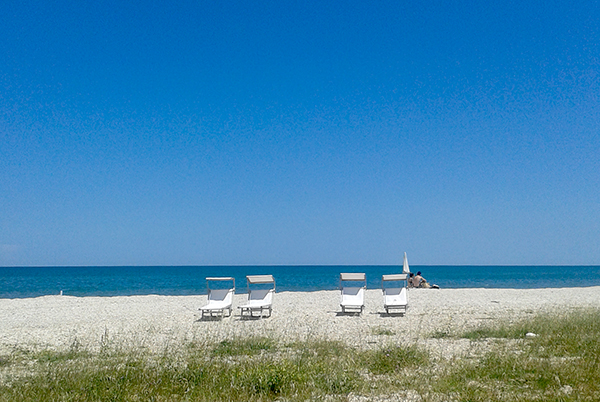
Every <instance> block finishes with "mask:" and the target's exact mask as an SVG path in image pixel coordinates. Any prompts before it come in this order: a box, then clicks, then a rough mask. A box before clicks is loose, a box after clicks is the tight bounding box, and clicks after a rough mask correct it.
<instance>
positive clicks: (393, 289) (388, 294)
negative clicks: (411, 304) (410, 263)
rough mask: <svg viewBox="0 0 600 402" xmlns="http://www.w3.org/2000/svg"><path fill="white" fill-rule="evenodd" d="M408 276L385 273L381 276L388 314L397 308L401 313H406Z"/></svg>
mask: <svg viewBox="0 0 600 402" xmlns="http://www.w3.org/2000/svg"><path fill="white" fill-rule="evenodd" d="M407 278H408V275H406V274H393V275H383V277H382V278H381V289H382V290H383V308H385V312H386V313H387V314H390V310H396V311H397V312H398V313H401V314H404V313H406V309H407V307H408V292H407V289H406V281H407Z"/></svg>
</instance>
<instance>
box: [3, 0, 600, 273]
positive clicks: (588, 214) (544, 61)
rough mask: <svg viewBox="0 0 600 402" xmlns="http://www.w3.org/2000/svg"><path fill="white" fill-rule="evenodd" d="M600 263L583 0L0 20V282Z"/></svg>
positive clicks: (592, 34) (16, 9) (599, 167)
mask: <svg viewBox="0 0 600 402" xmlns="http://www.w3.org/2000/svg"><path fill="white" fill-rule="evenodd" d="M404 251H406V252H408V256H409V260H410V262H411V264H553V265H555V264H600V4H599V3H598V2H597V1H580V2H575V3H572V2H555V1H531V0H519V1H502V2H496V3H494V2H492V3H490V2H483V1H456V2H444V1H428V0H425V1H418V2H415V1H381V2H366V1H364V2H360V1H333V2H306V1H285V0H284V1H279V0H278V1H177V2H156V1H139V2H134V1H129V2H123V1H101V2H98V1H94V2H91V1H57V2H47V1H27V0H20V1H14V0H8V1H3V2H1V3H0V265H5V266H11V265H188V264H190V265H204V264H400V263H401V258H402V253H403V252H404Z"/></svg>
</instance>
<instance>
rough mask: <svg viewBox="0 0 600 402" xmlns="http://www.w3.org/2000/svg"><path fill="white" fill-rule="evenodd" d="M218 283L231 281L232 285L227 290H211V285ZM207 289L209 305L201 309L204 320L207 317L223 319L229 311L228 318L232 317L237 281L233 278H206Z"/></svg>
mask: <svg viewBox="0 0 600 402" xmlns="http://www.w3.org/2000/svg"><path fill="white" fill-rule="evenodd" d="M217 281H231V283H232V285H231V287H229V288H226V289H211V283H213V282H217ZM206 289H207V290H208V304H207V305H206V306H204V307H201V308H200V311H202V318H204V316H206V315H208V316H210V317H221V318H223V317H224V316H225V311H228V313H229V314H228V317H229V316H231V306H232V304H233V294H234V293H235V279H234V278H232V277H215V278H206Z"/></svg>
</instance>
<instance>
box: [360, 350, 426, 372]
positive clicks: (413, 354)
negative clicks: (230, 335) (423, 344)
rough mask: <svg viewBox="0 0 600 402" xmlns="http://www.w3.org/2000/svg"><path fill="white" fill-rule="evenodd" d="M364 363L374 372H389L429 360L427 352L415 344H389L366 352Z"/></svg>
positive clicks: (423, 363) (419, 364) (422, 363)
mask: <svg viewBox="0 0 600 402" xmlns="http://www.w3.org/2000/svg"><path fill="white" fill-rule="evenodd" d="M365 357H366V358H367V360H366V363H367V367H368V368H369V370H370V371H371V372H372V373H374V374H391V373H396V372H399V371H400V370H402V369H404V368H406V367H414V366H421V365H426V364H427V363H428V361H429V356H428V354H427V352H425V351H423V350H421V349H419V348H418V347H417V346H416V345H411V346H389V347H384V348H381V349H379V350H375V351H373V352H371V353H366V354H365Z"/></svg>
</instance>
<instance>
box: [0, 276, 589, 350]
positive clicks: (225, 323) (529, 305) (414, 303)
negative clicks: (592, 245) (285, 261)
mask: <svg viewBox="0 0 600 402" xmlns="http://www.w3.org/2000/svg"><path fill="white" fill-rule="evenodd" d="M246 297H247V296H246V295H244V294H241V295H236V296H235V301H234V314H233V316H232V317H229V318H225V319H223V320H222V321H201V320H200V314H199V311H198V308H199V307H201V306H203V305H204V304H206V296H153V295H150V296H120V297H71V296H44V297H38V298H31V299H0V353H8V352H10V351H11V350H14V349H15V348H26V349H39V348H52V349H57V350H63V349H68V348H70V347H71V346H72V345H79V346H80V347H84V348H87V349H90V350H98V349H99V348H101V347H102V346H103V345H109V346H110V345H113V346H132V347H144V348H149V349H150V350H155V351H160V350H163V349H164V348H165V347H172V346H175V347H176V346H177V345H178V344H180V343H182V342H187V341H193V340H196V341H205V340H206V341H219V340H222V339H227V338H232V337H235V336H250V335H271V336H275V337H277V338H280V339H285V340H287V339H290V340H291V339H297V340H307V339H316V338H318V339H330V340H342V341H345V342H347V343H348V344H350V345H356V346H366V347H369V346H373V345H375V346H376V345H380V344H382V343H412V342H419V343H422V344H425V345H426V346H427V347H429V348H430V349H431V350H433V351H434V352H437V353H441V354H445V353H447V352H449V350H446V349H447V348H451V349H452V351H453V352H460V351H461V350H462V349H463V348H465V347H466V345H465V344H464V343H465V342H468V341H454V342H443V341H442V340H437V339H431V338H429V336H430V335H431V334H432V333H434V332H438V331H444V332H448V331H449V332H451V333H452V332H455V331H459V330H462V329H472V328H476V327H478V326H480V325H482V324H485V323H489V322H490V320H518V319H520V318H522V317H524V316H531V315H532V314H536V313H542V312H558V313H565V312H568V311H570V310H572V309H577V308H582V307H594V308H600V287H587V288H562V289H526V290H520V289H519V290H517V289H441V290H434V289H410V291H409V309H408V312H407V313H406V315H405V316H394V317H389V316H386V315H385V314H383V313H384V310H383V300H382V294H381V291H380V290H375V289H373V290H368V291H367V293H366V297H365V304H366V307H365V311H364V312H363V314H362V315H360V316H346V315H342V314H341V309H340V306H339V298H340V296H339V291H319V292H281V293H277V294H276V295H275V297H274V304H273V314H272V316H271V317H270V318H266V319H261V320H241V319H240V316H239V311H238V309H237V308H236V306H238V305H240V304H242V303H243V302H244V301H245V299H246ZM379 329H387V330H390V331H391V332H393V335H387V336H386V335H381V334H380V333H381V332H382V331H380V330H379ZM378 333H379V335H378ZM461 342H462V343H461Z"/></svg>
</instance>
